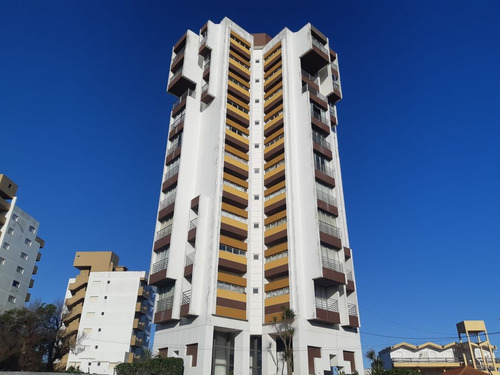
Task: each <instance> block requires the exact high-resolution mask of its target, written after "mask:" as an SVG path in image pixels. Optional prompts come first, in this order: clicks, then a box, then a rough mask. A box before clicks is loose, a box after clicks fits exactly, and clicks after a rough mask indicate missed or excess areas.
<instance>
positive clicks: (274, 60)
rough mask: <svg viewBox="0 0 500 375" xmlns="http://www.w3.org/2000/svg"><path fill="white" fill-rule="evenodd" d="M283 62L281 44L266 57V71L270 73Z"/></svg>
mask: <svg viewBox="0 0 500 375" xmlns="http://www.w3.org/2000/svg"><path fill="white" fill-rule="evenodd" d="M280 61H281V44H280V45H278V46H277V47H276V48H274V49H273V50H271V51H269V52H267V53H266V54H265V55H264V71H265V72H268V71H269V70H270V69H272V67H273V66H275V65H276V64H278V63H279V62H280Z"/></svg>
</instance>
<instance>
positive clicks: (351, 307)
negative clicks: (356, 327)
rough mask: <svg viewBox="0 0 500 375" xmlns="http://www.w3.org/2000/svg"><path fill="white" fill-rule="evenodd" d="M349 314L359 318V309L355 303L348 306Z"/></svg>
mask: <svg viewBox="0 0 500 375" xmlns="http://www.w3.org/2000/svg"><path fill="white" fill-rule="evenodd" d="M347 312H348V314H349V316H358V308H357V307H356V305H355V304H354V303H348V304H347Z"/></svg>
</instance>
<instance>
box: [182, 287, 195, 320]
mask: <svg viewBox="0 0 500 375" xmlns="http://www.w3.org/2000/svg"><path fill="white" fill-rule="evenodd" d="M190 303H191V290H186V291H185V292H184V293H182V300H181V312H180V316H182V317H193V316H196V315H194V314H190V313H189V305H190Z"/></svg>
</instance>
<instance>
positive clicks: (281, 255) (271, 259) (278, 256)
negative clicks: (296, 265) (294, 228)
mask: <svg viewBox="0 0 500 375" xmlns="http://www.w3.org/2000/svg"><path fill="white" fill-rule="evenodd" d="M287 256H288V250H286V251H282V252H281V253H278V254H274V255H271V256H270V257H267V258H266V263H269V262H274V261H275V260H278V259H281V258H286V257H287Z"/></svg>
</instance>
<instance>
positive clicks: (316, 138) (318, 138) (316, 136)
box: [312, 130, 332, 150]
mask: <svg viewBox="0 0 500 375" xmlns="http://www.w3.org/2000/svg"><path fill="white" fill-rule="evenodd" d="M312 135H313V141H314V143H317V144H319V145H320V146H321V147H324V148H327V149H329V150H331V149H332V145H331V144H330V142H328V141H327V140H326V139H325V137H323V136H322V135H321V134H320V133H318V132H316V131H314V130H313V132H312Z"/></svg>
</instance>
